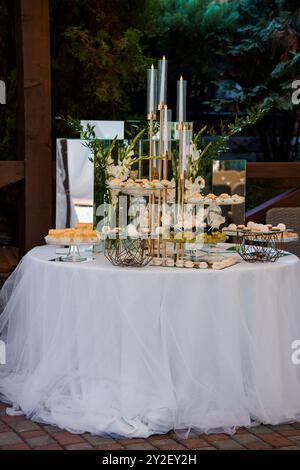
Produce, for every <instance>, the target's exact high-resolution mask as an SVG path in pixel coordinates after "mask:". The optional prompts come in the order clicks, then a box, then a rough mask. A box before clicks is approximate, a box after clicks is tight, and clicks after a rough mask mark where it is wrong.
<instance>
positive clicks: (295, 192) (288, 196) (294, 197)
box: [246, 187, 300, 223]
mask: <svg viewBox="0 0 300 470" xmlns="http://www.w3.org/2000/svg"><path fill="white" fill-rule="evenodd" d="M299 206H300V187H297V188H292V189H289V190H288V191H286V192H285V193H283V194H280V195H278V196H276V197H274V198H272V199H269V200H268V201H266V202H264V203H262V204H260V205H259V206H257V207H255V208H254V209H251V210H249V211H248V212H247V213H246V222H249V221H250V220H252V221H253V222H257V223H265V220H266V214H267V212H268V210H269V209H272V208H273V207H299Z"/></svg>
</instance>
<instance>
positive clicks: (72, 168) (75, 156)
mask: <svg viewBox="0 0 300 470" xmlns="http://www.w3.org/2000/svg"><path fill="white" fill-rule="evenodd" d="M90 156H91V155H90V150H89V149H88V148H87V147H86V146H85V145H84V141H83V140H76V139H75V140H73V139H58V140H57V143H56V228H70V227H74V225H75V224H76V223H78V222H83V223H92V222H93V199H94V165H93V163H92V162H91V161H90V160H89V157H90Z"/></svg>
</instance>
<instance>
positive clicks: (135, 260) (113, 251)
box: [104, 237, 153, 268]
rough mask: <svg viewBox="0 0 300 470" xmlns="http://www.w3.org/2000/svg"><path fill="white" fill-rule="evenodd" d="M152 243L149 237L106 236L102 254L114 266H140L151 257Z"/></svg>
mask: <svg viewBox="0 0 300 470" xmlns="http://www.w3.org/2000/svg"><path fill="white" fill-rule="evenodd" d="M152 245H153V244H152V240H151V239H149V238H129V237H127V238H119V237H117V238H115V239H111V238H106V240H105V251H104V254H105V257H106V258H107V259H108V260H109V261H110V262H111V263H112V264H113V265H114V266H130V267H137V268H141V267H144V266H146V265H147V264H149V263H150V261H151V260H152V258H153V254H152Z"/></svg>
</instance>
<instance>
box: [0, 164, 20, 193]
mask: <svg viewBox="0 0 300 470" xmlns="http://www.w3.org/2000/svg"><path fill="white" fill-rule="evenodd" d="M23 178H24V162H20V161H2V162H1V161H0V188H3V187H4V186H7V185H8V184H12V183H17V182H18V181H21V180H22V179H23Z"/></svg>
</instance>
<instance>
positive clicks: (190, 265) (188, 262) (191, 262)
mask: <svg viewBox="0 0 300 470" xmlns="http://www.w3.org/2000/svg"><path fill="white" fill-rule="evenodd" d="M184 267H185V268H193V267H194V263H193V261H189V260H188V261H185V263H184Z"/></svg>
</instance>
